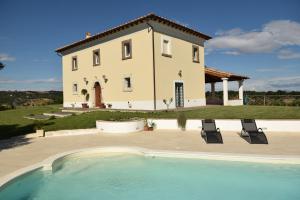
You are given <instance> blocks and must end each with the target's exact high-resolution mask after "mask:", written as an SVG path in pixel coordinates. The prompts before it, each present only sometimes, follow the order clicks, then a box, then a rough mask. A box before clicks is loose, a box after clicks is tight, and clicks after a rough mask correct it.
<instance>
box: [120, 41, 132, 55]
mask: <svg viewBox="0 0 300 200" xmlns="http://www.w3.org/2000/svg"><path fill="white" fill-rule="evenodd" d="M130 58H132V45H131V40H125V41H123V42H122V59H123V60H125V59H130Z"/></svg>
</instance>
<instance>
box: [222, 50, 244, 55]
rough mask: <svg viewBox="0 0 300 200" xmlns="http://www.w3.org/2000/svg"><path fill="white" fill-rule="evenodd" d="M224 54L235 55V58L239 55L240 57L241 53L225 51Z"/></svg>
mask: <svg viewBox="0 0 300 200" xmlns="http://www.w3.org/2000/svg"><path fill="white" fill-rule="evenodd" d="M224 54H227V55H233V56H238V55H240V54H241V53H240V52H238V51H225V52H224Z"/></svg>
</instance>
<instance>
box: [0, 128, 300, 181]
mask: <svg viewBox="0 0 300 200" xmlns="http://www.w3.org/2000/svg"><path fill="white" fill-rule="evenodd" d="M222 136H223V141H224V144H206V143H205V141H204V140H203V139H202V138H201V136H200V134H199V131H184V132H182V131H161V130H159V131H153V132H151V131H150V132H139V133H130V134H123V135H109V134H103V133H99V134H95V135H80V136H58V137H46V138H25V137H20V138H14V139H10V140H6V141H4V140H2V141H1V140H0V178H1V177H3V176H5V175H7V174H9V173H12V172H14V171H16V170H18V169H21V168H24V167H27V166H30V165H33V164H36V163H38V162H41V161H43V160H44V159H46V158H48V157H50V156H53V155H55V154H58V153H63V152H66V151H71V150H76V149H82V148H91V147H108V146H126V147H142V148H147V149H154V150H170V151H172V150H175V151H191V152H210V153H211V152H215V153H230V154H232V153H233V154H253V155H254V154H255V155H274V156H275V155H276V156H278V155H280V156H300V133H281V132H280V133H279V132H278V133H276V132H272V133H268V132H266V136H267V138H268V141H269V144H268V145H263V144H249V143H248V142H247V141H245V140H244V139H242V138H240V137H239V135H238V133H237V132H222Z"/></svg>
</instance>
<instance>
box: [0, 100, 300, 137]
mask: <svg viewBox="0 0 300 200" xmlns="http://www.w3.org/2000/svg"><path fill="white" fill-rule="evenodd" d="M60 107H61V105H49V106H40V107H20V108H17V109H15V110H6V111H0V139H4V138H8V137H12V136H16V135H23V134H27V133H32V132H34V129H35V124H34V123H35V122H34V121H33V120H30V119H25V118H24V116H27V115H29V114H41V113H44V112H51V111H59V108H60ZM179 113H184V114H185V115H186V118H187V119H204V118H212V119H243V118H254V119H300V107H283V106H236V107H226V106H209V107H203V108H199V109H196V110H190V111H169V112H165V111H163V112H149V113H135V112H109V111H97V112H90V113H84V114H81V115H76V116H70V117H66V118H57V119H49V120H46V121H45V124H46V125H45V126H44V129H45V130H46V131H50V130H62V129H79V128H92V127H95V121H96V120H99V119H102V120H109V119H116V120H117V119H128V118H133V117H139V118H177V116H178V115H179Z"/></svg>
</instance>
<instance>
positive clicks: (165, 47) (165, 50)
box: [161, 37, 172, 57]
mask: <svg viewBox="0 0 300 200" xmlns="http://www.w3.org/2000/svg"><path fill="white" fill-rule="evenodd" d="M161 54H162V55H163V56H166V57H172V55H171V40H170V39H169V38H165V37H163V38H162V42H161Z"/></svg>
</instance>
